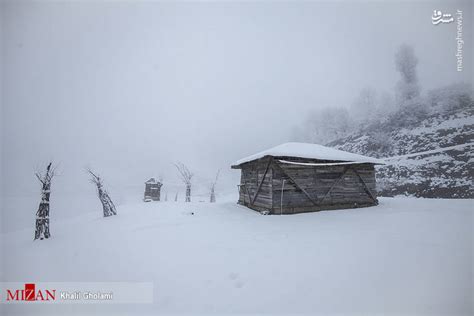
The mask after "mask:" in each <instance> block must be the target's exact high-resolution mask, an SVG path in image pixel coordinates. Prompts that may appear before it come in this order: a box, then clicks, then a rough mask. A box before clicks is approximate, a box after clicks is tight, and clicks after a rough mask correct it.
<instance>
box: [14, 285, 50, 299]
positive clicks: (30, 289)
mask: <svg viewBox="0 0 474 316" xmlns="http://www.w3.org/2000/svg"><path fill="white" fill-rule="evenodd" d="M54 300H56V290H36V284H35V283H26V284H25V288H24V289H22V290H7V301H26V302H32V301H54Z"/></svg>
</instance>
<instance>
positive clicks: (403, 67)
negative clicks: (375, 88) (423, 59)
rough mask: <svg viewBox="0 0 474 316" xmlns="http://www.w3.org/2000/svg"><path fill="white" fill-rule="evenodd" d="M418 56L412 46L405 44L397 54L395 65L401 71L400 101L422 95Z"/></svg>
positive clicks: (398, 97)
mask: <svg viewBox="0 0 474 316" xmlns="http://www.w3.org/2000/svg"><path fill="white" fill-rule="evenodd" d="M417 64H418V58H417V57H416V56H415V50H414V49H413V47H412V46H410V45H407V44H403V45H401V46H400V48H399V49H398V51H397V53H396V54H395V67H396V69H397V71H398V72H399V73H400V76H401V78H400V81H399V82H398V83H397V99H398V101H399V102H400V103H405V102H407V101H410V100H412V99H414V98H416V97H418V96H419V95H420V88H419V86H418V76H417V74H416V66H417Z"/></svg>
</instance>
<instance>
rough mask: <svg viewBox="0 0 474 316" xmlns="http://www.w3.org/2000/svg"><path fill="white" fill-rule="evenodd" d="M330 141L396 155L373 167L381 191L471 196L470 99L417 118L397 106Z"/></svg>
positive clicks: (473, 112)
mask: <svg viewBox="0 0 474 316" xmlns="http://www.w3.org/2000/svg"><path fill="white" fill-rule="evenodd" d="M329 145H330V146H333V147H335V148H337V149H342V150H347V151H349V152H353V153H359V154H364V155H368V156H372V157H377V158H386V157H394V156H395V157H396V158H391V159H388V160H387V165H386V166H381V167H380V166H379V167H377V181H378V190H379V193H380V194H381V195H382V196H395V195H399V194H403V195H414V196H420V197H437V198H440V197H441V198H472V197H474V184H473V178H474V160H473V157H474V155H473V153H474V107H473V106H472V103H468V104H466V105H465V106H463V107H460V108H459V107H458V108H455V109H451V110H443V111H440V112H435V113H434V114H431V115H427V116H423V117H421V118H418V117H417V116H416V113H414V114H410V113H404V112H403V111H400V112H399V113H396V114H395V115H392V116H391V117H389V118H388V119H386V120H385V121H383V122H381V123H378V124H374V125H371V126H368V127H367V128H365V129H363V130H361V131H359V132H358V133H354V134H352V135H350V136H349V137H345V138H341V139H338V140H336V141H333V142H331V143H330V144H329ZM415 153H423V154H415Z"/></svg>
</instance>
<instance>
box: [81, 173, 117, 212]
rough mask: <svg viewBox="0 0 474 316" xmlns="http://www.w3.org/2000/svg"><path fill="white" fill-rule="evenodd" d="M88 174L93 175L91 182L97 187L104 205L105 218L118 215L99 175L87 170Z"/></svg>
mask: <svg viewBox="0 0 474 316" xmlns="http://www.w3.org/2000/svg"><path fill="white" fill-rule="evenodd" d="M87 172H88V173H89V174H90V175H91V179H90V180H91V182H92V183H94V184H95V185H96V186H97V195H98V196H99V200H100V202H101V203H102V209H103V211H104V217H108V216H112V215H117V211H116V209H115V205H114V203H113V202H112V200H111V199H110V196H109V194H108V193H107V191H106V190H105V189H104V185H103V182H102V179H101V178H100V177H99V175H97V174H95V173H93V172H92V170H90V169H87Z"/></svg>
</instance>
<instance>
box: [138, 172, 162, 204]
mask: <svg viewBox="0 0 474 316" xmlns="http://www.w3.org/2000/svg"><path fill="white" fill-rule="evenodd" d="M162 185H163V184H162V183H161V182H160V181H157V180H155V178H150V180H148V181H147V182H145V194H144V197H143V200H144V201H145V202H149V201H159V200H160V194H161V186H162Z"/></svg>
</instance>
